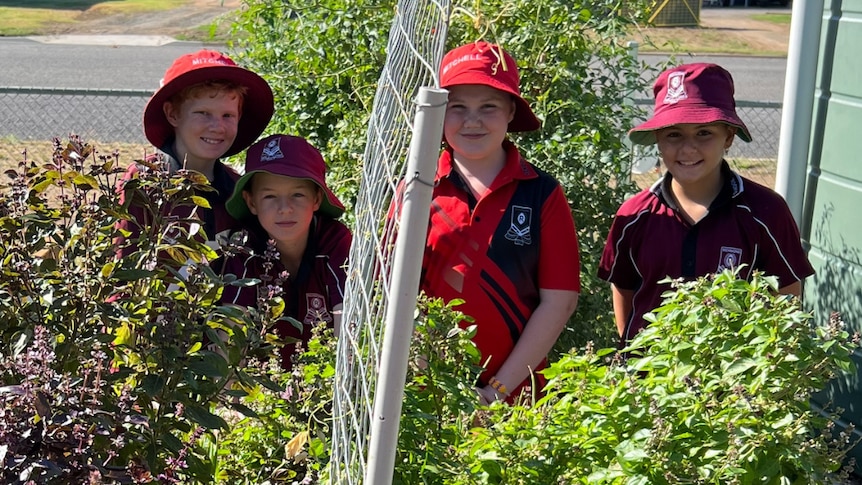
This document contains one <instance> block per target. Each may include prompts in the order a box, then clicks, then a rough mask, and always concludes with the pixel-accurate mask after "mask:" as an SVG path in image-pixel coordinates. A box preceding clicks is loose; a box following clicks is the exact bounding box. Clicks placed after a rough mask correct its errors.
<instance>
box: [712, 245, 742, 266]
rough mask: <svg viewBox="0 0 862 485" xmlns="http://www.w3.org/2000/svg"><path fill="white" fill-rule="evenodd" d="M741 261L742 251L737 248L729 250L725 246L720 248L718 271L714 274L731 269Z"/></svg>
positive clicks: (729, 248)
mask: <svg viewBox="0 0 862 485" xmlns="http://www.w3.org/2000/svg"><path fill="white" fill-rule="evenodd" d="M741 261H742V250H741V249H739V248H731V247H727V246H722V247H721V257H720V258H719V260H718V269H716V272H720V271H724V270H726V269H733V268H736V267H737V266H739V263H740V262H741Z"/></svg>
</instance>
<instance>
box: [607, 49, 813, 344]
mask: <svg viewBox="0 0 862 485" xmlns="http://www.w3.org/2000/svg"><path fill="white" fill-rule="evenodd" d="M653 92H654V93H655V110H654V113H653V116H652V118H651V119H649V120H647V121H646V122H644V123H642V124H640V125H638V126H636V127H635V128H633V129H632V130H631V131H630V132H629V138H630V139H631V140H632V142H634V143H638V144H641V145H651V144H653V143H657V144H658V150H659V153H660V154H661V158H662V161H663V163H664V165H665V167H666V169H667V172H666V173H665V175H664V177H663V178H662V179H661V180H659V181H658V182H656V183H655V184H654V185H653V186H652V187H650V188H648V189H645V190H643V191H641V192H640V193H639V194H637V195H635V196H634V197H632V198H631V199H629V200H627V201H626V202H624V203H623V204H622V206H621V207H620V209H619V210H618V211H617V213H616V216H615V218H614V222H613V224H612V226H611V230H610V234H609V235H608V239H607V243H606V244H605V249H604V252H603V254H602V259H601V262H600V265H599V271H598V275H599V277H600V278H602V279H604V280H606V281H609V282H610V283H611V290H612V293H613V306H614V316H615V320H616V324H617V330H618V331H619V334H620V344H621V346H624V345H625V344H626V343H627V342H628V341H629V340H630V339H631V338H632V337H634V335H635V334H636V333H637V332H639V331H640V330H641V329H643V328H644V326H645V325H646V322H645V320H644V319H643V315H644V314H645V313H647V312H650V311H652V310H653V309H655V308H657V307H659V306H660V305H661V301H662V297H661V295H662V293H663V292H665V291H667V290H669V289H670V287H669V285H667V284H659V281H661V280H663V279H665V278H668V277H670V278H674V279H676V278H683V279H693V278H696V277H699V276H704V275H706V274H709V273H716V272H720V271H722V270H724V269H726V268H737V267H739V266H741V265H746V266H745V268H743V269H742V270H741V272H740V276H741V277H743V278H748V277H750V275H751V274H752V272H753V271H755V270H760V271H763V272H765V273H766V274H769V275H774V276H777V277H778V282H779V287H780V288H779V291H780V292H781V293H785V294H792V295H797V296H798V295H799V294H800V291H801V282H802V280H803V279H805V278H806V277H807V276H810V275H812V274H813V273H814V269H813V268H812V267H811V264H810V263H809V262H808V259H807V257H806V255H805V251H804V250H803V248H802V243H801V241H800V237H799V230H798V229H797V227H796V223H795V221H794V220H793V217H792V215H791V213H790V210H789V209H788V207H787V204H786V203H785V201H784V199H782V198H781V196H780V195H778V194H776V193H775V192H773V191H772V190H770V189H768V188H766V187H764V186H762V185H759V184H756V183H754V182H752V181H751V180H748V179H746V178H744V177H742V176H740V175H739V174H737V173H736V172H734V171H733V170H731V168H730V166H729V165H728V163H727V161H725V160H724V154H725V153H726V152H727V150H728V149H729V148H730V147H731V145H732V144H733V140H734V137H739V138H740V139H742V140H743V141H745V142H749V141H751V134H750V133H749V131H748V128H747V127H746V126H745V124H744V123H743V122H742V120H741V119H740V118H739V116H737V114H736V103H735V101H734V98H733V92H734V88H733V78H732V77H731V75H730V73H729V72H727V71H726V70H724V69H723V68H722V67H720V66H718V65H715V64H705V63H698V64H687V65H682V66H679V67H675V68H672V69H669V70H667V71H665V72H663V73H662V74H661V75H660V76H659V78H658V80H657V81H656V83H655V86H654V88H653Z"/></svg>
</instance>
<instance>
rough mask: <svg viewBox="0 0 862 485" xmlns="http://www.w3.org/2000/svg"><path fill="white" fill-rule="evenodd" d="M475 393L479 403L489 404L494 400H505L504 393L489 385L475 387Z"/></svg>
mask: <svg viewBox="0 0 862 485" xmlns="http://www.w3.org/2000/svg"><path fill="white" fill-rule="evenodd" d="M474 389H476V393H477V394H479V404H481V405H483V406H489V405H491V403H493V402H495V401H505V400H506V395H505V394H500V393H499V392H497V391H496V390H495V389H494V388H493V387H491V386H490V385H488V386H485V387H476V388H474Z"/></svg>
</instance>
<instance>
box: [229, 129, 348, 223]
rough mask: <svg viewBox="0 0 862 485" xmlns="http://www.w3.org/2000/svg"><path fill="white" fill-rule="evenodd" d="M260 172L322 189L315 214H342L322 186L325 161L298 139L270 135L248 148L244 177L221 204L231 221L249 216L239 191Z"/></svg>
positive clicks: (315, 149)
mask: <svg viewBox="0 0 862 485" xmlns="http://www.w3.org/2000/svg"><path fill="white" fill-rule="evenodd" d="M261 172H266V173H271V174H273V175H283V176H286V177H293V178H298V179H307V180H311V181H312V182H314V183H315V184H317V186H318V187H320V188H321V189H323V195H324V197H323V202H322V203H321V204H320V209H318V211H319V212H321V213H323V214H326V215H328V216H330V217H332V218H334V219H338V218H339V217H341V215H342V214H344V204H342V203H341V201H340V200H338V197H336V196H335V194H334V193H332V191H331V190H329V187H327V186H326V162H324V161H323V156H322V155H321V154H320V152H319V151H318V150H317V148H314V147H313V146H311V144H310V143H308V142H307V141H306V140H305V139H304V138H300V137H298V136H290V135H270V136H268V137H266V138H264V139H263V140H260V141H258V142H257V143H255V144H254V145H252V146H250V147H249V149H248V152H246V154H245V174H244V175H243V176H242V177H240V179H239V180H238V181H237V183H236V187H235V188H234V190H233V194H232V195H231V196H230V199H228V201H227V203H226V204H225V208H226V209H227V212H228V214H230V215H231V216H233V218H234V219H236V220H243V219H245V218H248V217H251V211H249V209H248V205H246V203H245V199H243V197H242V191H243V190H244V189H245V187H246V185H248V183H249V181H250V180H251V178H252V177H253V176H254V174H256V173H261Z"/></svg>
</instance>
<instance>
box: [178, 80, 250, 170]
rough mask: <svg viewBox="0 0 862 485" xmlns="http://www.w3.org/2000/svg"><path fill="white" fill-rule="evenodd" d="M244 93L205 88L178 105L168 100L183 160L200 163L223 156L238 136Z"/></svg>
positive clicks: (198, 165) (203, 164) (199, 164)
mask: <svg viewBox="0 0 862 485" xmlns="http://www.w3.org/2000/svg"><path fill="white" fill-rule="evenodd" d="M239 106H240V96H239V95H238V94H237V93H234V92H230V91H224V90H218V91H210V92H203V93H202V94H201V95H200V96H197V97H194V98H190V99H187V100H185V101H183V102H182V103H180V105H179V106H176V105H175V104H174V103H171V102H166V103H165V104H164V110H165V116H166V117H167V119H168V122H169V123H170V124H171V126H173V127H174V131H175V133H176V147H175V148H176V150H177V156H178V157H180V160H179V161H180V162H182V161H183V159H186V160H187V163H188V165H189V166H192V167H200V166H205V165H206V164H210V163H212V162H214V161H215V160H217V159H218V158H220V157H221V156H222V155H224V154H225V152H227V151H228V149H229V148H230V147H231V145H233V142H234V140H236V133H237V126H238V124H239V117H240V108H239Z"/></svg>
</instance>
